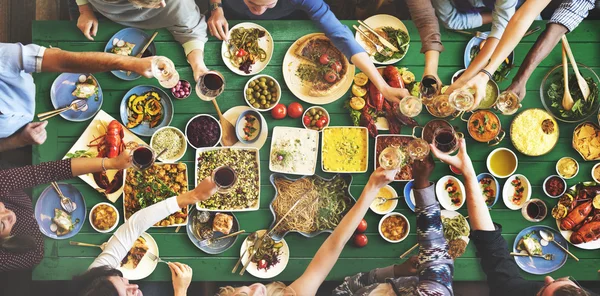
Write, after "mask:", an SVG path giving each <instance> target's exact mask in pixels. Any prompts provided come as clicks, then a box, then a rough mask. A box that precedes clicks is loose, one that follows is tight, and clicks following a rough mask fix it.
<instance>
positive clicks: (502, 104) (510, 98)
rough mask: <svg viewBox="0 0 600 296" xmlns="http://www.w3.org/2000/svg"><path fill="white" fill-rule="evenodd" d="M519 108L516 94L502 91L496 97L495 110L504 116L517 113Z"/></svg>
mask: <svg viewBox="0 0 600 296" xmlns="http://www.w3.org/2000/svg"><path fill="white" fill-rule="evenodd" d="M520 107H521V104H520V103H519V97H518V96H517V94H515V93H514V92H511V91H503V92H502V93H501V94H500V96H499V97H498V102H497V103H496V108H498V110H500V112H502V114H504V115H512V114H515V113H517V110H519V108H520Z"/></svg>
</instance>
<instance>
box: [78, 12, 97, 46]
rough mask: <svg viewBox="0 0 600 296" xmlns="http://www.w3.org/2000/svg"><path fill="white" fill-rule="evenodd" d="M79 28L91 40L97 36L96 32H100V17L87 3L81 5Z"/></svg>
mask: <svg viewBox="0 0 600 296" xmlns="http://www.w3.org/2000/svg"><path fill="white" fill-rule="evenodd" d="M77 28H79V30H80V31H81V32H82V33H83V35H84V36H85V38H87V39H89V40H94V38H93V37H96V33H97V32H98V19H97V18H96V15H95V14H94V11H93V10H92V8H90V6H89V5H87V4H86V5H81V6H79V18H78V19H77ZM92 36H93V37H92Z"/></svg>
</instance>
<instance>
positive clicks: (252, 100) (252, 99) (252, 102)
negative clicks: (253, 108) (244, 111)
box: [248, 98, 256, 105]
mask: <svg viewBox="0 0 600 296" xmlns="http://www.w3.org/2000/svg"><path fill="white" fill-rule="evenodd" d="M248 102H250V105H252V104H254V102H256V100H255V99H254V98H251V99H250V100H249V101H248Z"/></svg>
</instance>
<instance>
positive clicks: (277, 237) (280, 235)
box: [269, 174, 356, 241]
mask: <svg viewBox="0 0 600 296" xmlns="http://www.w3.org/2000/svg"><path fill="white" fill-rule="evenodd" d="M338 176H340V177H341V178H343V179H344V181H345V182H346V184H348V190H347V196H349V197H350V199H351V202H352V205H354V204H355V203H356V198H354V196H352V193H350V186H351V185H352V175H350V174H336V175H334V176H333V177H332V178H330V179H327V178H323V177H321V176H318V175H314V177H317V178H319V179H321V180H324V181H332V180H333V179H334V178H336V177H338ZM280 177H281V178H285V179H287V180H290V181H296V180H300V179H303V178H308V177H313V176H303V177H300V178H295V179H293V178H289V177H287V176H286V175H283V174H271V177H270V178H269V180H270V181H271V184H272V185H273V188H275V196H274V197H273V200H271V203H270V204H269V209H271V214H272V215H273V222H272V223H271V226H269V228H270V229H272V228H273V226H275V223H277V215H276V214H275V210H274V209H273V202H274V201H275V198H277V187H276V186H275V178H280ZM290 232H296V233H299V234H300V235H302V236H304V237H307V238H311V237H315V236H317V235H319V234H321V233H332V232H333V229H325V230H318V231H314V232H310V233H306V232H301V231H295V230H288V231H286V232H283V233H278V232H276V231H273V234H272V235H271V237H272V238H273V239H274V240H275V241H280V240H282V239H283V238H284V237H285V236H286V235H287V234H288V233H290Z"/></svg>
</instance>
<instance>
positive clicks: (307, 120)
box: [302, 116, 310, 126]
mask: <svg viewBox="0 0 600 296" xmlns="http://www.w3.org/2000/svg"><path fill="white" fill-rule="evenodd" d="M302 120H303V121H304V125H306V126H310V117H308V116H304V118H302Z"/></svg>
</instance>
